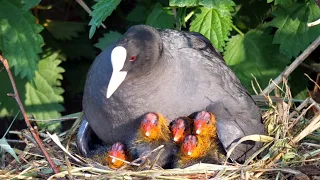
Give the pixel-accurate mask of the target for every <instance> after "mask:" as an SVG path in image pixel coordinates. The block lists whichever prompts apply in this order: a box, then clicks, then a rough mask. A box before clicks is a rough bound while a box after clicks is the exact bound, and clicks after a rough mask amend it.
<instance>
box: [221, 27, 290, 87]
mask: <svg viewBox="0 0 320 180" xmlns="http://www.w3.org/2000/svg"><path fill="white" fill-rule="evenodd" d="M224 58H225V60H226V62H227V64H228V65H229V66H230V67H231V68H232V69H233V71H234V72H235V73H236V75H237V76H238V77H239V79H240V80H241V82H242V83H243V84H244V85H245V86H246V87H247V88H248V89H249V90H250V91H251V92H253V91H252V87H251V80H253V77H252V75H251V74H253V75H254V76H255V77H256V78H257V80H258V82H259V84H260V86H261V87H262V88H264V87H266V86H267V85H268V82H269V80H270V78H275V77H277V76H278V75H279V74H280V73H281V72H282V71H283V69H284V68H285V67H286V65H287V64H288V63H289V60H287V59H286V58H285V57H284V56H283V55H282V54H280V53H279V51H278V46H277V45H274V44H272V36H271V35H267V34H264V33H263V32H262V31H257V30H251V31H249V32H248V33H247V34H245V35H244V36H241V35H236V36H233V37H232V38H231V39H230V40H229V41H228V43H227V46H226V50H225V52H224Z"/></svg>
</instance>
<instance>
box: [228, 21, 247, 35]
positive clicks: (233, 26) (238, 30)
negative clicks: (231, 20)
mask: <svg viewBox="0 0 320 180" xmlns="http://www.w3.org/2000/svg"><path fill="white" fill-rule="evenodd" d="M231 27H232V28H233V29H234V30H235V31H237V32H238V33H239V34H240V35H241V36H244V34H243V32H241V31H240V29H238V28H237V27H236V26H235V25H233V24H231Z"/></svg>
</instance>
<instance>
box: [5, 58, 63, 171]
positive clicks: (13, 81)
mask: <svg viewBox="0 0 320 180" xmlns="http://www.w3.org/2000/svg"><path fill="white" fill-rule="evenodd" d="M0 61H1V62H2V64H3V66H4V68H5V69H6V70H7V73H8V75H9V78H10V81H11V85H12V88H13V91H14V94H10V96H11V97H13V98H14V99H15V100H16V101H17V103H18V106H19V108H20V110H21V113H22V115H23V117H24V120H25V122H26V125H27V127H28V129H29V130H30V132H31V134H32V136H33V138H34V139H35V140H36V142H37V144H38V146H39V148H40V149H41V152H42V153H43V155H44V156H45V157H46V159H47V161H48V163H49V164H50V166H51V168H52V169H53V171H54V173H59V169H58V168H57V167H56V166H55V164H54V163H53V161H52V160H51V158H50V156H49V154H48V152H47V151H46V149H45V147H44V145H43V143H42V141H41V139H40V137H39V133H38V131H37V129H36V128H33V127H32V126H31V123H30V120H29V117H28V116H27V114H26V111H25V109H24V107H23V104H22V102H21V100H20V96H19V93H18V90H17V87H16V83H15V80H14V78H13V76H12V73H11V71H10V67H9V64H8V60H6V59H4V58H3V57H2V56H1V55H0ZM8 95H9V94H8Z"/></svg>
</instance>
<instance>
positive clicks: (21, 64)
mask: <svg viewBox="0 0 320 180" xmlns="http://www.w3.org/2000/svg"><path fill="white" fill-rule="evenodd" d="M0 4H1V6H0V51H2V55H3V56H4V57H5V58H6V59H8V61H9V65H10V67H14V74H15V75H16V76H17V75H18V74H20V77H21V78H24V77H28V78H29V79H32V77H33V75H34V72H35V71H36V69H37V61H38V60H39V56H38V53H41V52H42V49H41V46H42V45H43V44H44V42H43V39H42V37H41V35H40V34H39V32H40V31H41V30H42V29H43V28H42V26H40V25H38V24H36V18H35V17H34V16H33V15H32V14H31V12H29V11H27V12H24V13H23V12H22V4H21V3H20V1H18V0H0Z"/></svg>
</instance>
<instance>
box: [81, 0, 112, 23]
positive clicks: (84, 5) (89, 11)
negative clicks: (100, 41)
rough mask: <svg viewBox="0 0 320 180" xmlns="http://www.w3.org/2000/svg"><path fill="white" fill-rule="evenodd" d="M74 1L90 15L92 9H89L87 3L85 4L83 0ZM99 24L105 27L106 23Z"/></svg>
mask: <svg viewBox="0 0 320 180" xmlns="http://www.w3.org/2000/svg"><path fill="white" fill-rule="evenodd" d="M76 1H77V3H78V4H79V5H80V6H81V7H82V8H83V9H84V10H85V11H86V12H87V13H88V14H89V15H90V16H91V14H92V11H91V9H90V8H89V7H88V5H87V4H86V3H85V2H83V0H76ZM101 26H102V27H103V28H104V29H106V28H107V27H106V25H104V24H103V23H101Z"/></svg>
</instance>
